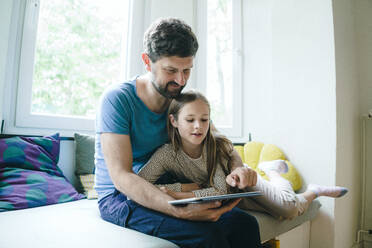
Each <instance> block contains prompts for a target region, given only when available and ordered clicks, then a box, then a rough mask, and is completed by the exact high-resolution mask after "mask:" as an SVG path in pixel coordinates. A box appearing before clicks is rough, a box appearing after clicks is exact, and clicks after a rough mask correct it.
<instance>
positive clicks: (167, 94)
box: [151, 80, 185, 99]
mask: <svg viewBox="0 0 372 248" xmlns="http://www.w3.org/2000/svg"><path fill="white" fill-rule="evenodd" d="M151 83H152V85H153V86H154V88H155V89H156V91H157V92H159V94H160V95H162V96H164V97H165V98H170V99H174V98H177V97H178V96H179V95H180V94H181V91H182V90H183V88H184V87H185V86H181V87H180V89H179V90H178V91H176V92H170V91H169V90H168V86H169V85H171V84H175V85H178V84H177V83H176V82H174V81H170V82H168V83H167V84H166V85H165V87H161V86H160V85H158V84H157V83H155V81H154V80H152V81H151Z"/></svg>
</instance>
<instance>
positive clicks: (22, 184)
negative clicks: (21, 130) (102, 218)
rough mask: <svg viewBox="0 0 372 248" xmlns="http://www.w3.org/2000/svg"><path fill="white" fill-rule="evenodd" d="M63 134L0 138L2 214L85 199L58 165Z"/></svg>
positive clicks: (0, 206)
mask: <svg viewBox="0 0 372 248" xmlns="http://www.w3.org/2000/svg"><path fill="white" fill-rule="evenodd" d="M59 145H60V141H59V134H55V135H52V136H49V137H13V138H6V139H0V212H1V211H7V210H15V209H23V208H30V207H37V206H43V205H49V204H56V203H62V202H68V201H73V200H79V199H82V198H84V196H83V195H82V194H79V193H78V192H77V191H76V190H75V188H74V187H73V186H72V185H71V184H70V183H69V182H68V180H67V179H66V178H65V176H64V175H63V173H62V171H61V170H60V169H59V167H58V166H57V163H58V158H59Z"/></svg>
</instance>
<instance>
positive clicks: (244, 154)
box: [234, 141, 302, 191]
mask: <svg viewBox="0 0 372 248" xmlns="http://www.w3.org/2000/svg"><path fill="white" fill-rule="evenodd" d="M234 147H235V149H236V151H237V152H238V153H239V155H240V157H241V158H242V160H243V162H244V163H246V164H248V165H249V166H250V167H251V168H252V169H254V170H256V171H257V173H259V174H260V175H261V176H262V177H263V178H265V179H266V180H269V179H268V177H267V176H266V175H265V172H263V171H262V170H260V169H259V168H257V165H258V164H259V163H260V162H264V161H271V160H277V159H281V160H284V161H285V162H286V163H287V165H288V172H287V173H284V174H282V176H283V177H284V178H285V179H287V180H288V181H290V182H291V183H292V187H293V190H294V191H297V190H299V189H301V187H302V180H301V176H300V175H299V173H298V171H297V170H296V168H295V167H294V166H293V164H292V163H291V162H289V161H288V160H287V158H286V157H285V155H284V153H283V152H282V151H281V150H280V149H279V148H278V147H277V146H275V145H272V144H266V145H265V144H264V143H261V142H255V141H252V142H248V143H246V144H245V145H244V146H234Z"/></svg>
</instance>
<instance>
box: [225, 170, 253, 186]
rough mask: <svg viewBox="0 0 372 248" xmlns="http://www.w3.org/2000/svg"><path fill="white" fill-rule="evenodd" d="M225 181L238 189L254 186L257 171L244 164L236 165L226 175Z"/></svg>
mask: <svg viewBox="0 0 372 248" xmlns="http://www.w3.org/2000/svg"><path fill="white" fill-rule="evenodd" d="M226 183H227V184H228V185H230V186H232V187H238V188H239V189H244V188H246V187H251V186H255V185H256V183H257V172H256V171H255V170H253V169H251V168H249V167H246V166H244V167H237V168H235V169H234V170H233V171H232V172H231V173H230V174H229V175H227V177H226Z"/></svg>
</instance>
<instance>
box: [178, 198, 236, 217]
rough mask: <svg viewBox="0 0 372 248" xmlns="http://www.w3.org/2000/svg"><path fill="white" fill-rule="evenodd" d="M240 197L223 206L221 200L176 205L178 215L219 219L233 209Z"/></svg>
mask: <svg viewBox="0 0 372 248" xmlns="http://www.w3.org/2000/svg"><path fill="white" fill-rule="evenodd" d="M240 200H241V199H240V198H239V199H236V200H234V201H231V202H228V203H227V204H224V205H222V206H221V204H222V203H221V202H220V201H213V202H207V203H200V204H188V205H187V206H186V207H175V209H176V212H177V215H176V216H177V217H178V218H181V219H187V220H195V221H211V222H215V221H217V220H218V219H219V218H220V217H221V215H223V214H224V213H226V212H228V211H231V209H233V207H235V206H236V205H237V204H238V203H239V202H240Z"/></svg>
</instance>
